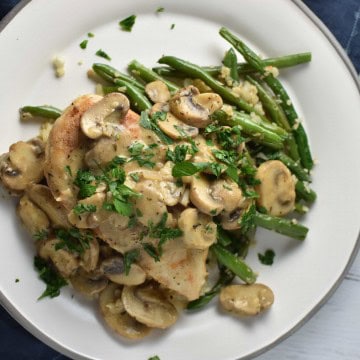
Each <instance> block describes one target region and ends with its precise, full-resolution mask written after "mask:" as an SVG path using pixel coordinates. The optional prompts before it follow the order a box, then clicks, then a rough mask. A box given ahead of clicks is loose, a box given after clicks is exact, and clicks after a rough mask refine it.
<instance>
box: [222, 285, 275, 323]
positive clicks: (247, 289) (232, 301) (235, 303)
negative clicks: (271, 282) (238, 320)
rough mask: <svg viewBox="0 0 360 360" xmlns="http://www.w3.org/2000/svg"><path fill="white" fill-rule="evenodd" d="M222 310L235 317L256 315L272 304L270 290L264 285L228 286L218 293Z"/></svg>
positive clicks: (272, 296)
mask: <svg viewBox="0 0 360 360" xmlns="http://www.w3.org/2000/svg"><path fill="white" fill-rule="evenodd" d="M219 300H220V304H221V306H222V307H223V309H225V310H227V311H229V312H232V313H234V314H237V315H249V316H253V315H257V314H259V313H260V312H261V311H263V310H265V309H268V308H269V307H270V306H271V305H272V304H273V302H274V294H273V292H272V290H271V289H270V288H269V287H268V286H266V285H264V284H258V283H257V284H251V285H229V286H225V287H223V288H222V289H221V291H220V296H219Z"/></svg>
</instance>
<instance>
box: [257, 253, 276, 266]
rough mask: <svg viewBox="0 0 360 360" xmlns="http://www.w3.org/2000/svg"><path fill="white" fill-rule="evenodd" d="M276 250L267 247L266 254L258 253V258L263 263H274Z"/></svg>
mask: <svg viewBox="0 0 360 360" xmlns="http://www.w3.org/2000/svg"><path fill="white" fill-rule="evenodd" d="M274 257H275V252H274V250H272V249H267V250H266V251H265V253H264V254H260V253H258V258H259V260H260V262H261V263H262V264H263V265H272V264H273V263H274Z"/></svg>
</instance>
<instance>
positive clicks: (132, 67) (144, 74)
mask: <svg viewBox="0 0 360 360" xmlns="http://www.w3.org/2000/svg"><path fill="white" fill-rule="evenodd" d="M128 68H129V71H130V72H131V73H132V74H133V75H134V76H136V77H139V78H140V79H142V80H143V81H145V82H151V81H155V80H160V81H162V82H164V83H165V84H166V86H167V87H168V89H169V91H170V92H176V91H178V90H179V87H178V86H177V85H175V84H174V83H172V82H171V81H169V80H166V79H164V78H163V77H161V76H160V75H158V74H157V73H156V72H154V71H152V70H151V69H149V68H147V67H145V66H144V65H142V64H140V63H139V62H138V61H136V60H133V61H131V62H130V64H129V65H128Z"/></svg>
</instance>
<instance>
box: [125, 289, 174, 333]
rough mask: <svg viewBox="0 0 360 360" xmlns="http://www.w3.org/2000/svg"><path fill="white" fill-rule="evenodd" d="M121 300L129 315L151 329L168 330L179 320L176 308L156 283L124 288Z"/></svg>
mask: <svg viewBox="0 0 360 360" xmlns="http://www.w3.org/2000/svg"><path fill="white" fill-rule="evenodd" d="M121 299H122V301H123V305H124V308H125V310H126V311H127V313H128V314H129V315H131V316H132V317H134V318H135V319H136V320H137V321H139V322H141V323H142V324H145V325H147V326H149V327H154V328H159V329H166V328H168V327H170V326H171V325H173V324H174V323H175V322H176V320H177V318H178V313H177V310H176V308H175V307H174V306H173V305H172V304H171V303H170V302H168V301H167V300H166V297H165V296H164V295H163V294H162V293H161V291H160V289H159V288H158V286H155V285H154V283H147V284H145V285H141V286H136V287H135V286H124V289H123V292H122V295H121Z"/></svg>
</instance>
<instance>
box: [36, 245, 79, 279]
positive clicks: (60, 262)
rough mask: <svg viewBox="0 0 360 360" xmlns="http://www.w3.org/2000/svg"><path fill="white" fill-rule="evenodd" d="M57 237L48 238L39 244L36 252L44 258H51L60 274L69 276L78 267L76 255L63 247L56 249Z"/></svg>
mask: <svg viewBox="0 0 360 360" xmlns="http://www.w3.org/2000/svg"><path fill="white" fill-rule="evenodd" d="M58 243H59V240H58V239H49V240H46V241H43V242H41V243H40V245H39V249H38V253H39V255H40V257H42V258H43V259H44V260H49V259H50V260H51V261H52V263H53V264H54V265H55V267H56V269H57V270H58V271H59V272H60V274H61V275H62V276H63V277H65V278H69V277H70V276H71V275H73V274H74V273H75V271H76V270H77V269H78V267H79V260H78V259H77V257H76V256H75V255H74V254H72V253H70V252H69V251H67V250H65V249H56V245H57V244H58Z"/></svg>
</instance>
